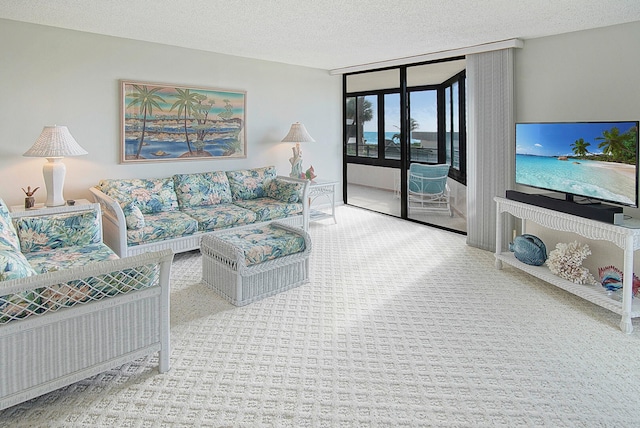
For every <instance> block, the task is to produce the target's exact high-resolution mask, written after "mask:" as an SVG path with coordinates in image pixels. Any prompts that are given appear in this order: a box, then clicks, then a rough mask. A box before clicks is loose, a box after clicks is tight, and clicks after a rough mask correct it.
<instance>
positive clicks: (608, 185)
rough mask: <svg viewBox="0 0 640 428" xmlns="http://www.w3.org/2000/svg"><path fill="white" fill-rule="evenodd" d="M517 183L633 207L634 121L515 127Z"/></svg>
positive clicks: (635, 178) (635, 169) (635, 182)
mask: <svg viewBox="0 0 640 428" xmlns="http://www.w3.org/2000/svg"><path fill="white" fill-rule="evenodd" d="M515 169H516V183H517V184H522V185H525V186H531V187H536V188H539V189H545V190H551V191H554V192H560V193H564V194H566V195H567V199H569V200H573V196H574V195H575V196H580V197H584V198H586V199H587V202H588V201H590V200H597V201H604V202H612V203H615V204H620V205H626V206H632V207H637V206H638V121H631V122H554V123H518V124H516V165H515Z"/></svg>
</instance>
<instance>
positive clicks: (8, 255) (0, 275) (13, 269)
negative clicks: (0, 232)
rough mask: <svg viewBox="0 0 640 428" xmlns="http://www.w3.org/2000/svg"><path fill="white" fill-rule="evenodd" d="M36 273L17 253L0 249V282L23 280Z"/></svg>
mask: <svg viewBox="0 0 640 428" xmlns="http://www.w3.org/2000/svg"><path fill="white" fill-rule="evenodd" d="M36 273H37V272H36V271H35V270H34V269H33V267H32V266H31V265H30V264H29V261H28V260H27V258H26V257H25V256H24V254H22V253H21V252H19V251H15V250H7V249H0V281H8V280H10V279H18V278H25V277H27V276H31V275H35V274H36Z"/></svg>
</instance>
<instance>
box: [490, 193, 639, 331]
mask: <svg viewBox="0 0 640 428" xmlns="http://www.w3.org/2000/svg"><path fill="white" fill-rule="evenodd" d="M494 201H495V202H496V204H497V214H496V254H495V256H496V262H495V266H496V268H497V269H502V263H503V262H504V263H507V264H509V265H511V266H514V267H516V268H518V269H520V270H522V271H525V272H527V273H529V274H531V275H533V276H536V277H538V278H540V279H543V280H545V281H547V282H549V283H550V284H553V285H555V286H557V287H560V288H562V289H564V290H566V291H568V292H570V293H573V294H575V295H577V296H580V297H582V298H583V299H586V300H588V301H590V302H592V303H595V304H596V305H598V306H602V307H603V308H606V309H609V310H610V311H613V312H615V313H617V314H620V315H621V316H622V319H621V320H620V329H621V330H622V331H623V332H625V333H631V332H632V331H633V324H632V323H631V318H637V317H640V302H638V301H636V302H634V301H633V298H632V281H633V252H634V251H635V250H637V249H639V248H640V229H639V228H637V225H635V224H634V225H633V227H630V225H628V226H627V227H625V225H624V224H623V225H621V226H616V225H613V224H608V223H604V222H600V221H595V220H589V219H586V218H582V217H577V216H574V215H571V214H565V213H561V212H558V211H553V210H550V209H547V208H541V207H537V206H534V205H529V204H525V203H523V202H517V201H512V200H509V199H505V198H500V197H495V198H494ZM503 213H509V214H511V215H513V216H514V217H518V218H520V219H522V233H526V232H525V229H526V221H527V220H531V221H533V222H535V223H537V224H539V225H541V226H544V227H547V228H549V229H553V230H559V231H563V232H572V233H576V234H578V235H580V236H583V237H585V238H588V239H594V240H602V241H609V242H613V243H614V244H615V245H616V246H618V247H620V248H621V249H622V250H623V251H624V267H623V270H622V271H623V274H624V281H623V288H622V290H623V291H622V302H619V301H617V300H614V299H612V298H611V297H610V296H609V295H608V293H607V290H605V289H604V287H602V286H600V285H583V284H574V283H573V282H571V281H567V280H564V279H562V278H560V277H558V276H556V275H554V274H552V273H551V272H550V271H549V269H548V268H547V267H546V266H544V265H543V266H531V265H528V264H526V263H522V262H521V261H519V260H518V259H516V258H515V256H514V255H513V253H511V252H509V251H507V252H504V251H503V248H502V219H503ZM547 251H550V249H547ZM636 300H640V299H636Z"/></svg>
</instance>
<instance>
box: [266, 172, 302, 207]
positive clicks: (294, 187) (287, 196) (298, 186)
mask: <svg viewBox="0 0 640 428" xmlns="http://www.w3.org/2000/svg"><path fill="white" fill-rule="evenodd" d="M264 187H265V196H268V197H269V198H272V199H277V200H279V201H282V202H288V203H296V202H300V201H301V200H302V189H304V183H300V182H295V183H294V182H291V181H285V180H279V179H277V178H275V179H273V180H271V181H269V182H268V183H267V184H266V185H265V186H264Z"/></svg>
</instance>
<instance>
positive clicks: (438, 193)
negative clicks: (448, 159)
mask: <svg viewBox="0 0 640 428" xmlns="http://www.w3.org/2000/svg"><path fill="white" fill-rule="evenodd" d="M448 175H449V165H447V164H438V165H424V164H419V163H412V164H411V165H410V166H409V186H408V189H409V214H411V212H412V211H433V212H446V213H448V214H449V216H451V217H453V211H452V210H451V204H450V193H451V191H450V189H449V185H448V184H447V177H448Z"/></svg>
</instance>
